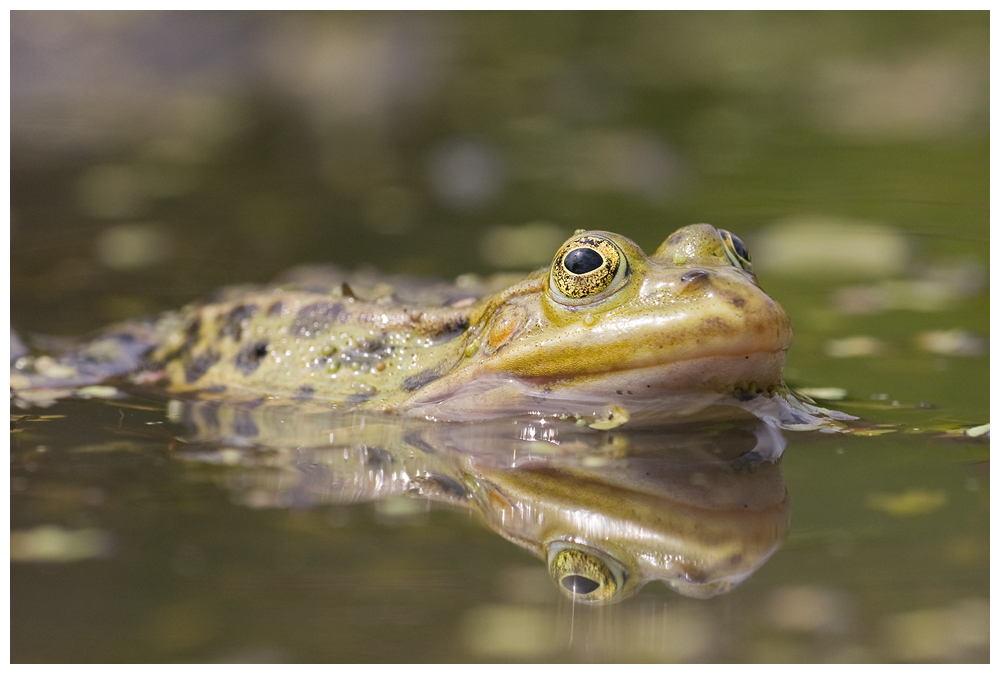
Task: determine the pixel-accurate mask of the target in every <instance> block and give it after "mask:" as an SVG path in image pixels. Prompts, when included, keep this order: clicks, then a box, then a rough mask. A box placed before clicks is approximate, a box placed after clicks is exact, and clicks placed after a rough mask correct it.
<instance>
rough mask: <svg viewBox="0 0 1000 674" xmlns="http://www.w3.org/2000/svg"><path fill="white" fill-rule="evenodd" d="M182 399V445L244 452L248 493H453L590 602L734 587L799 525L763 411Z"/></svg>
mask: <svg viewBox="0 0 1000 674" xmlns="http://www.w3.org/2000/svg"><path fill="white" fill-rule="evenodd" d="M174 413H175V415H176V417H177V418H178V419H182V420H183V421H185V422H186V423H187V424H188V425H189V427H190V428H191V429H192V438H191V439H192V441H194V443H193V444H189V445H187V446H186V450H185V451H184V452H183V456H184V458H187V459H192V460H199V461H220V460H221V461H224V462H225V463H228V464H233V465H235V466H236V468H234V469H233V470H231V471H228V472H226V473H225V475H226V478H225V480H226V482H227V486H228V487H229V488H231V489H233V490H234V491H236V492H238V493H239V494H240V498H242V499H244V500H245V501H246V502H248V503H253V504H254V505H258V506H259V505H262V504H270V505H276V506H280V505H290V504H295V505H306V504H317V503H352V502H359V501H371V500H378V499H385V498H388V497H392V496H399V495H406V496H410V497H416V498H425V499H430V500H434V501H443V502H448V503H451V504H457V505H460V506H462V507H466V508H469V509H471V510H473V511H475V512H477V513H478V514H479V516H480V517H481V518H482V520H483V521H484V522H485V523H486V524H487V525H488V526H489V527H490V528H492V529H493V530H495V531H496V532H497V533H499V534H500V535H501V536H503V537H505V538H507V539H508V540H510V541H512V542H514V543H516V544H518V545H520V546H522V547H524V548H527V549H528V550H530V551H531V552H533V553H534V554H535V555H537V556H538V557H539V558H541V559H542V560H545V562H546V564H547V565H548V568H549V572H550V574H551V575H552V577H553V578H554V580H555V581H556V583H557V584H558V585H559V587H560V589H561V590H562V591H563V593H564V594H566V595H568V596H569V597H571V598H572V599H574V600H576V601H580V602H585V603H599V602H608V601H614V600H618V599H622V598H624V597H627V596H629V595H631V594H633V593H634V592H636V591H637V590H638V589H639V588H640V587H642V586H643V585H644V584H646V583H647V582H650V581H653V580H660V581H663V582H664V583H666V584H667V585H668V586H670V587H671V588H673V589H674V590H676V591H677V592H679V593H681V594H684V595H688V596H693V597H710V596H713V595H716V594H719V593H723V592H728V591H729V590H731V589H732V588H734V587H735V586H736V585H738V584H739V583H740V582H742V581H743V580H744V579H746V578H747V577H748V576H749V575H750V574H752V573H753V572H754V571H755V570H756V569H757V568H759V567H760V566H761V565H762V564H763V563H764V562H765V561H766V560H767V558H768V557H769V556H770V555H771V554H772V553H773V552H774V551H775V550H776V549H777V547H778V546H779V545H780V544H781V542H782V541H783V540H784V538H785V536H786V535H787V534H788V529H789V521H790V517H791V509H790V505H789V500H788V496H787V492H786V490H785V484H784V479H783V478H782V475H781V471H780V468H779V465H778V460H779V457H780V455H781V452H782V450H783V449H784V439H783V438H782V436H781V434H780V433H779V432H777V431H776V430H774V429H773V428H772V427H771V426H769V425H767V424H764V423H761V422H753V423H751V422H748V423H746V424H742V425H738V424H728V425H720V426H716V427H712V426H705V425H698V427H697V428H686V427H683V426H675V427H672V428H670V429H669V430H666V431H662V430H661V431H655V432H654V431H651V430H650V431H643V432H625V431H620V432H599V431H593V430H591V429H589V428H581V427H579V426H576V425H575V424H573V423H572V422H570V421H565V422H562V421H556V422H554V423H553V422H552V421H551V420H545V421H542V420H538V419H520V420H505V421H493V422H488V423H481V424H441V423H433V422H421V421H415V420H401V419H399V418H395V417H389V416H383V415H374V414H360V413H353V414H347V415H344V414H340V415H334V414H330V413H322V414H318V413H303V412H302V411H301V410H298V411H296V410H295V409H294V408H292V407H268V406H262V407H260V408H258V409H257V410H247V409H246V408H237V407H226V406H220V405H213V404H211V403H206V402H198V403H184V404H183V405H181V404H176V405H175V407H174ZM206 442H210V443H212V444H210V445H207V444H205V443H206ZM220 444H221V445H223V446H224V448H223V449H219V445H220ZM206 447H209V449H206Z"/></svg>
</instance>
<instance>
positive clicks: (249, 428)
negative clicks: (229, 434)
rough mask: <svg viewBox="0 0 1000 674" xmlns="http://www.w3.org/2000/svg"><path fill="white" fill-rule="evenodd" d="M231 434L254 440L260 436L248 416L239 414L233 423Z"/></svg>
mask: <svg viewBox="0 0 1000 674" xmlns="http://www.w3.org/2000/svg"><path fill="white" fill-rule="evenodd" d="M233 433H235V434H236V435H238V436H239V437H241V438H256V437H257V436H258V435H259V434H260V429H258V428H257V424H256V423H255V422H254V420H253V419H251V418H250V415H249V414H241V415H239V416H238V417H236V421H234V422H233Z"/></svg>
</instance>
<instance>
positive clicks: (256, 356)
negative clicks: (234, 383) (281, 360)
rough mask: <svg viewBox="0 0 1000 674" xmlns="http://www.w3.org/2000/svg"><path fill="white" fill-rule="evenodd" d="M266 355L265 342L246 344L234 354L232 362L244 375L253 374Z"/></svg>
mask: <svg viewBox="0 0 1000 674" xmlns="http://www.w3.org/2000/svg"><path fill="white" fill-rule="evenodd" d="M266 356H267V342H257V343H255V344H247V345H246V346H244V347H243V348H242V349H240V352H239V353H237V354H236V359H235V360H234V361H233V364H234V365H235V366H236V369H237V370H238V371H239V373H240V374H242V375H243V376H244V377H249V376H250V375H251V374H253V373H254V372H255V371H256V370H257V368H258V367H259V366H260V363H261V361H262V360H264V358H265V357H266Z"/></svg>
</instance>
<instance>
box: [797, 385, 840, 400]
mask: <svg viewBox="0 0 1000 674" xmlns="http://www.w3.org/2000/svg"><path fill="white" fill-rule="evenodd" d="M795 392H796V393H801V394H802V395H804V396H806V397H809V398H812V399H813V400H843V399H844V398H846V397H847V389H843V388H837V387H835V386H827V387H825V388H823V387H813V388H797V389H795Z"/></svg>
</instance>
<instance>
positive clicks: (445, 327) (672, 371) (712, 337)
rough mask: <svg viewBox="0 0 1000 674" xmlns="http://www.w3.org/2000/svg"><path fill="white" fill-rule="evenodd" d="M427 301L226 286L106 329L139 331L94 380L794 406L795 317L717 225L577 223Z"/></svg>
mask: <svg viewBox="0 0 1000 674" xmlns="http://www.w3.org/2000/svg"><path fill="white" fill-rule="evenodd" d="M421 300H422V301H421V302H420V303H418V302H415V301H406V300H405V299H404V300H400V299H399V298H398V297H397V296H396V294H395V292H394V291H393V289H389V288H379V287H374V288H373V289H369V290H368V291H367V293H366V292H363V291H361V290H359V289H358V288H357V287H352V286H351V285H349V284H348V283H343V284H339V285H337V286H336V287H333V288H331V289H327V290H326V291H325V292H316V291H315V290H313V289H304V288H302V287H296V286H295V285H294V284H293V285H283V286H278V287H273V288H264V289H252V290H247V291H230V292H228V293H227V295H226V296H225V297H224V298H222V299H220V300H218V301H212V302H207V303H201V304H196V305H193V306H191V307H189V308H187V309H185V310H182V311H180V312H176V313H171V314H168V315H166V316H164V317H161V318H160V319H159V320H157V321H156V322H155V323H153V324H148V323H147V324H143V325H142V326H139V325H138V324H136V325H133V326H125V328H123V329H118V330H114V331H110V332H108V333H106V334H105V335H104V336H103V337H102V338H101V339H99V340H98V341H97V342H95V343H94V345H100V344H104V345H105V347H107V345H108V344H113V343H116V342H117V343H121V342H123V341H124V342H128V347H129V348H128V349H125V351H127V353H128V356H129V358H130V360H127V359H124V358H122V357H121V356H110V357H108V356H103V357H104V358H105V359H106V360H108V361H110V365H109V366H108V367H105V368H103V369H101V368H99V367H96V366H95V367H92V368H91V370H89V371H93V372H94V373H95V374H94V375H93V376H91V377H90V379H95V378H100V376H101V375H106V374H108V373H112V374H115V375H119V376H120V375H123V374H127V375H129V376H130V377H131V380H132V381H134V382H139V383H150V382H157V383H159V384H162V385H165V386H166V387H167V389H168V390H169V391H171V392H201V393H207V394H212V395H221V396H225V397H228V398H236V399H240V398H245V399H254V400H258V401H259V400H262V399H263V400H270V399H282V400H288V399H292V400H296V401H305V400H312V401H318V402H320V403H321V404H324V405H329V406H331V407H338V408H345V409H354V408H360V409H366V410H380V411H393V412H401V413H406V414H410V415H414V416H422V417H427V418H431V419H440V420H455V421H461V420H474V419H479V418H487V417H496V416H504V415H512V414H541V415H579V416H580V417H583V418H589V419H597V420H598V422H599V423H600V422H601V420H604V422H605V423H608V424H609V425H611V426H614V425H617V424H619V423H621V422H623V421H625V420H627V419H629V418H634V417H635V415H637V414H639V415H641V414H655V415H659V416H663V415H667V416H676V417H690V416H691V415H697V414H700V413H703V412H704V411H705V410H719V409H720V408H726V407H729V408H738V407H741V406H742V407H744V408H747V407H749V408H753V407H754V405H757V406H759V404H760V400H761V399H766V400H771V399H773V400H775V401H776V402H778V403H779V404H781V405H785V406H787V402H786V400H787V396H786V393H787V391H786V389H785V388H784V385H783V384H782V380H781V369H782V367H783V365H784V361H785V354H786V352H787V349H788V347H789V345H790V343H791V334H792V333H791V326H790V322H789V320H788V317H787V316H786V315H785V312H784V311H783V310H782V309H781V307H780V306H779V305H778V304H777V303H776V302H774V300H772V299H771V298H770V297H769V296H768V295H767V294H766V293H765V292H764V291H763V290H762V289H761V288H760V286H759V285H758V284H757V280H756V277H755V276H754V274H753V272H752V270H751V267H750V262H749V254H748V253H747V251H746V248H745V247H744V245H743V243H742V242H741V241H740V240H739V239H738V238H736V237H734V236H732V235H731V234H729V233H728V232H725V231H724V230H718V229H716V228H714V227H712V226H710V225H704V224H702V225H691V226H689V227H684V228H682V229H680V230H678V231H677V232H675V233H674V234H672V235H671V236H670V237H669V238H668V239H667V240H666V241H664V243H663V244H662V245H661V246H660V247H659V248H658V249H657V250H656V252H655V253H654V254H653V255H651V256H647V255H645V254H644V253H643V252H642V250H640V249H639V247H638V246H636V245H635V244H634V243H633V242H631V241H630V240H628V239H626V238H624V237H622V236H619V235H617V234H613V233H609V232H577V233H576V234H575V235H574V236H573V237H571V238H570V239H569V240H568V241H567V242H566V243H565V244H564V245H563V246H562V248H560V249H559V251H557V253H556V256H555V258H554V260H553V262H552V265H551V266H550V267H549V268H548V269H543V270H539V271H537V272H534V273H532V274H529V275H528V276H527V277H526V278H524V279H522V280H520V281H518V282H515V283H513V284H511V285H509V286H507V287H505V288H503V289H501V290H499V291H498V292H495V293H493V294H486V295H483V296H477V295H476V292H463V291H462V289H461V288H460V287H456V288H453V289H452V290H451V291H450V292H445V293H439V294H438V301H437V302H434V303H432V302H430V301H428V300H427V298H421ZM94 345H92V346H91V348H90V349H89V354H90V355H88V354H87V353H84V354H83V355H80V354H77V356H76V358H75V360H74V361H73V362H72V363H71V364H70V361H64V363H66V364H68V365H70V366H71V369H74V368H75V369H76V370H77V372H78V373H82V374H81V375H80V376H79V377H77V379H75V380H73V383H74V384H77V385H79V384H80V383H92V382H88V381H87V380H88V377H87V372H88V370H87V367H86V366H87V364H88V362H87V361H88V359H89V360H90V361H99V360H100V358H101V357H102V356H100V354H98V355H96V356H95V355H94V354H93V352H94V351H95V347H94ZM119 345H120V344H119ZM96 350H97V351H98V352H100V351H102V349H101V348H97V349H96ZM103 350H104V351H105V352H106V351H107V348H104V349H103ZM116 359H117V360H118V361H121V362H115V361H116ZM42 369H43V368H40V367H38V361H37V359H34V360H33V359H31V358H22V359H20V360H19V361H18V362H17V364H16V365H15V367H14V368H12V387H13V388H15V389H18V388H21V389H27V388H30V387H32V386H37V385H39V384H40V383H42V384H44V383H46V377H44V376H43V375H44V372H42ZM63 374H65V373H63ZM48 379H49V380H51V379H53V378H52V377H48ZM70 379H72V377H70ZM748 402H749V403H750V404H749V405H746V404H744V403H748ZM751 411H752V410H751Z"/></svg>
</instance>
